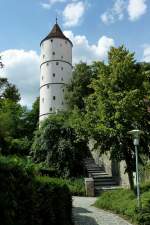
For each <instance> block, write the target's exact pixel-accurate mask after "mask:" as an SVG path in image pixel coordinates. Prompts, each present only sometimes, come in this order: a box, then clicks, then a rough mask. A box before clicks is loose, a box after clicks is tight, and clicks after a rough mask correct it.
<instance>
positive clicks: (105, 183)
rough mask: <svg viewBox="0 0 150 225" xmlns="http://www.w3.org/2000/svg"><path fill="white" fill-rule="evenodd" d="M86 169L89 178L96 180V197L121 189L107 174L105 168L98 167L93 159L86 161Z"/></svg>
mask: <svg viewBox="0 0 150 225" xmlns="http://www.w3.org/2000/svg"><path fill="white" fill-rule="evenodd" d="M85 168H86V171H87V175H88V177H92V178H93V180H94V192H95V196H97V195H99V194H100V193H101V192H103V191H106V190H112V189H117V188H119V186H118V185H117V182H116V181H115V179H114V178H113V177H112V176H110V175H109V174H107V173H106V172H105V170H104V168H103V167H100V166H98V165H97V164H96V163H95V161H94V159H93V158H87V159H85Z"/></svg>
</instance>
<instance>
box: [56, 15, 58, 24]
mask: <svg viewBox="0 0 150 225" xmlns="http://www.w3.org/2000/svg"><path fill="white" fill-rule="evenodd" d="M57 22H58V18H57V15H56V24H57Z"/></svg>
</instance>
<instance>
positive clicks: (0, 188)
mask: <svg viewBox="0 0 150 225" xmlns="http://www.w3.org/2000/svg"><path fill="white" fill-rule="evenodd" d="M0 222H1V224H3V225H58V224H60V225H72V201H71V194H70V191H69V189H68V187H67V186H66V185H65V184H64V182H61V180H59V179H53V178H52V179H50V178H48V177H37V176H35V170H34V167H33V165H31V164H29V165H27V164H25V163H24V161H22V160H20V159H18V158H15V157H14V158H10V157H8V158H5V157H0Z"/></svg>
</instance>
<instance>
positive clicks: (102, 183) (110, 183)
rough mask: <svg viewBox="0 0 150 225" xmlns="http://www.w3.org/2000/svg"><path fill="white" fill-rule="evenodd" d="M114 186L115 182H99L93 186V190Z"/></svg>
mask: <svg viewBox="0 0 150 225" xmlns="http://www.w3.org/2000/svg"><path fill="white" fill-rule="evenodd" d="M115 185H116V182H115V181H110V182H106V181H105V182H101V183H98V184H95V183H94V186H95V188H97V187H103V186H115Z"/></svg>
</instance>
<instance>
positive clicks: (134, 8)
mask: <svg viewBox="0 0 150 225" xmlns="http://www.w3.org/2000/svg"><path fill="white" fill-rule="evenodd" d="M127 10H128V14H129V19H130V20H131V21H135V20H137V19H139V18H140V17H141V16H142V15H144V14H145V13H146V10H147V5H146V0H129V5H128V8H127Z"/></svg>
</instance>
